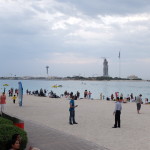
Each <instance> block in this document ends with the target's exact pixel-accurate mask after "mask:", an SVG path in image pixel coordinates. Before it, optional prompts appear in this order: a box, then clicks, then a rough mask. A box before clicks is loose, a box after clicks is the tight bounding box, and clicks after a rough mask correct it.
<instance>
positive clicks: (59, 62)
mask: <svg viewBox="0 0 150 150" xmlns="http://www.w3.org/2000/svg"><path fill="white" fill-rule="evenodd" d="M149 6H150V5H149V2H148V1H141V0H130V1H129V0H126V1H120V0H106V1H102V0H93V1H87V0H86V1H85V0H82V1H76V0H72V1H69V0H64V1H60V0H36V1H35V0H7V1H3V0H0V41H1V42H0V51H1V55H2V56H4V57H3V58H1V61H6V59H5V58H7V62H6V66H7V68H8V70H12V72H13V69H12V68H11V66H10V65H9V64H11V62H13V63H14V65H15V66H16V65H17V66H18V68H19V69H20V70H21V68H22V66H24V68H28V71H27V70H26V71H27V72H26V73H27V74H32V70H33V68H34V69H35V70H36V71H35V72H38V69H39V68H44V67H43V66H46V65H51V64H52V65H53V66H55V69H56V70H61V69H62V68H63V67H64V68H66V67H67V68H69V71H68V72H66V75H67V73H68V74H71V73H72V74H74V73H75V72H76V73H77V72H78V73H83V72H86V74H87V75H90V74H92V73H91V72H90V71H89V70H90V69H89V67H91V68H92V69H91V70H92V72H96V73H95V74H101V70H102V60H99V59H100V58H101V57H107V59H108V60H109V65H110V75H113V76H115V74H117V73H115V72H116V71H113V70H114V68H115V66H117V65H118V53H119V51H121V61H122V67H123V68H124V70H126V71H127V72H128V74H130V72H133V70H134V72H135V74H136V73H137V75H138V73H139V72H138V67H137V66H136V64H137V65H141V66H142V65H143V66H148V64H149V58H150V53H149V49H150V46H149V42H150V37H149V35H150V12H149V11H150V8H149ZM13 56H15V59H14V57H13ZM16 58H17V59H16ZM137 60H139V61H137ZM18 62H19V63H18ZM133 62H135V63H133ZM98 65H100V66H99V67H100V68H101V69H100V70H99V71H97V70H98V69H97V66H98ZM62 66H63V67H62ZM71 66H73V67H71ZM87 66H88V67H87ZM0 67H2V64H0ZM74 68H78V70H76V69H74ZM44 69H45V68H44ZM62 70H63V69H62ZM74 70H76V71H74ZM144 70H145V71H146V72H147V68H146V67H143V72H144ZM126 71H125V72H124V74H123V75H124V76H126V75H127V73H126ZM4 72H5V73H6V72H8V71H7V70H6V71H5V69H4ZM56 72H57V74H59V71H56ZM37 74H38V73H37ZM132 74H133V73H132ZM149 74H150V73H149ZM143 76H145V75H144V73H143Z"/></svg>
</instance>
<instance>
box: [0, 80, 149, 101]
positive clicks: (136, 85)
mask: <svg viewBox="0 0 150 150" xmlns="http://www.w3.org/2000/svg"><path fill="white" fill-rule="evenodd" d="M19 81H21V82H22V85H23V91H24V94H25V93H26V90H27V89H28V90H29V91H35V90H40V89H41V88H42V89H46V90H48V92H50V91H51V90H52V91H53V92H54V93H56V94H57V95H58V96H60V95H61V94H63V93H64V91H68V92H69V93H70V92H73V93H74V94H75V93H76V92H77V91H79V92H80V97H81V98H83V93H84V91H85V90H88V91H91V92H92V98H93V99H100V93H102V94H103V95H104V96H105V98H106V97H110V95H111V94H115V92H119V93H120V94H121V93H122V94H123V96H124V97H127V95H128V94H129V95H130V94H131V93H133V95H134V96H137V95H139V94H142V95H143V96H142V97H143V99H144V98H148V99H149V98H150V82H148V81H72V80H67V81H66V80H65V81H64V80H57V81H55V80H54V81H51V80H0V86H1V88H0V92H3V90H4V86H3V84H8V85H9V86H6V87H5V88H6V92H7V91H8V90H9V89H10V88H14V89H16V88H18V82H19ZM53 85H62V87H57V88H53V87H52V86H53Z"/></svg>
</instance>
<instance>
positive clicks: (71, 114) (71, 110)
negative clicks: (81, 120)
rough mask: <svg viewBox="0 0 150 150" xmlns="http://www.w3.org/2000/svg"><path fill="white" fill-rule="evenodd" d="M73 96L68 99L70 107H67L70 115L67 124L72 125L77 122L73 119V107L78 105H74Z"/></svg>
mask: <svg viewBox="0 0 150 150" xmlns="http://www.w3.org/2000/svg"><path fill="white" fill-rule="evenodd" d="M74 99H75V98H74V96H73V97H72V98H71V100H70V108H69V111H70V117H69V124H70V125H73V124H78V123H77V122H76V121H75V108H76V107H77V106H78V105H75V102H74Z"/></svg>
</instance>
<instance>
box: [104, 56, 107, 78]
mask: <svg viewBox="0 0 150 150" xmlns="http://www.w3.org/2000/svg"><path fill="white" fill-rule="evenodd" d="M103 76H104V77H108V61H107V59H106V58H105V59H104V62H103Z"/></svg>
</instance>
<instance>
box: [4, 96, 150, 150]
mask: <svg viewBox="0 0 150 150" xmlns="http://www.w3.org/2000/svg"><path fill="white" fill-rule="evenodd" d="M75 103H76V104H77V105H78V107H77V108H76V121H77V122H78V124H77V125H73V126H72V125H69V111H68V110H69V100H66V99H65V98H61V99H60V98H59V99H52V98H48V97H36V96H29V95H24V99H23V106H22V107H19V106H18V100H17V101H16V104H13V101H12V99H11V98H10V97H7V104H6V111H5V112H6V113H8V114H12V115H14V116H17V117H19V118H21V119H23V120H29V121H33V122H35V123H37V124H42V125H44V126H47V127H50V128H54V129H57V130H59V131H63V132H65V133H67V134H71V135H75V136H76V137H80V138H82V139H86V140H88V141H91V142H93V143H96V144H98V145H100V146H103V147H106V148H108V149H110V150H127V149H128V150H147V149H149V147H150V143H149V140H150V135H149V131H150V125H149V124H150V119H149V116H150V105H145V104H143V105H142V108H141V114H137V112H136V104H135V103H125V104H124V103H123V104H122V107H123V110H122V114H121V128H116V129H114V128H112V126H113V125H114V116H113V111H114V107H115V102H113V101H105V100H86V99H81V100H77V101H75Z"/></svg>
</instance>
